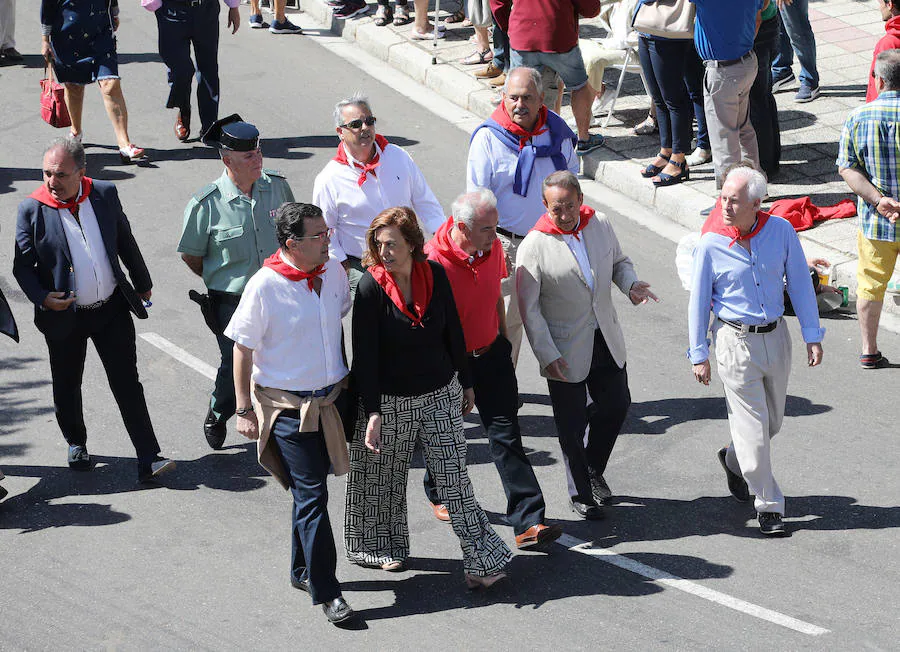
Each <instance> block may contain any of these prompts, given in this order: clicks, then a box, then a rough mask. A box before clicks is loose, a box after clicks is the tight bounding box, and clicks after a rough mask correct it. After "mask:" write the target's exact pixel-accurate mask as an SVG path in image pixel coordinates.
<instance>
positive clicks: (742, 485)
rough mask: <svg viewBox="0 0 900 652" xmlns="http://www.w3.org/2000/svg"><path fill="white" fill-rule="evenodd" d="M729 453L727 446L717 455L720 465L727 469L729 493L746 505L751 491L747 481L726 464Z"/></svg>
mask: <svg viewBox="0 0 900 652" xmlns="http://www.w3.org/2000/svg"><path fill="white" fill-rule="evenodd" d="M727 453H728V447H727V446H726V447H725V448H720V449H719V452H718V453H717V455H718V456H719V463H720V464H721V465H722V468H723V469H725V477H726V478H727V479H728V491H730V492H731V495H732V496H734V499H735V500H736V501H738V502H739V503H746V502H747V501H749V500H750V489H748V488H747V481H746V480H744V478H742V477H741V476H739V475H738V474H737V473H735V472H734V471H732V470H731V469H729V468H728V465H727V464H726V463H725V455H726V454H727Z"/></svg>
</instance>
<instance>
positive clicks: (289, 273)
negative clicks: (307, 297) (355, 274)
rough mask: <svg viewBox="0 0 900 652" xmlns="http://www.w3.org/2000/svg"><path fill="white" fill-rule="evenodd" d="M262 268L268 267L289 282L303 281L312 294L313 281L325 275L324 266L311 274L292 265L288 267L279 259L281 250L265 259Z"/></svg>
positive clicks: (320, 266)
mask: <svg viewBox="0 0 900 652" xmlns="http://www.w3.org/2000/svg"><path fill="white" fill-rule="evenodd" d="M263 267H268V268H269V269H272V270H275V271H276V272H278V273H279V274H281V275H282V276H283V277H285V278H286V279H287V280H289V281H294V282H299V281H303V280H305V281H306V286H307V287H308V288H309V291H310V292H312V291H313V289H314V288H313V283H314V282H315V280H316V279H317V278H318V277H320V276H322V274H324V273H325V265H324V264H323V265H319V266H318V267H316V268H315V269H313V270H312V271H311V272H304V271H303V270H302V269H297V268H296V267H294V266H293V265H288V264H287V263H286V262H284V260H283V259H282V258H281V249H279V250H278V251H276V252H275V253H274V254H272V255H271V256H269V257H268V258H266V261H265V262H264V263H263Z"/></svg>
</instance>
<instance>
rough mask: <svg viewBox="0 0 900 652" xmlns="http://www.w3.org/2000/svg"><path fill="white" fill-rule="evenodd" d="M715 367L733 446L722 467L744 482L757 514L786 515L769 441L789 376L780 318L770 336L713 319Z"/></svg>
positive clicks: (787, 339) (788, 345)
mask: <svg viewBox="0 0 900 652" xmlns="http://www.w3.org/2000/svg"><path fill="white" fill-rule="evenodd" d="M712 332H713V339H714V343H715V352H716V367H717V369H718V371H719V377H720V378H721V379H722V383H723V384H724V385H725V402H726V404H727V405H728V426H729V428H730V429H731V442H732V443H731V446H729V447H728V451H727V453H726V455H725V463H726V464H727V465H728V468H729V469H731V471H733V472H734V473H738V474H740V475H742V476H743V477H744V480H746V481H747V486H748V487H749V489H750V493H751V494H753V495H755V496H756V501H755V507H756V511H758V512H778V513H779V514H784V494H782V493H781V488H780V487H779V486H778V483H777V482H775V477H774V476H773V474H772V461H771V447H770V443H769V440H770V439H771V438H772V437H774V436H775V435H776V434H777V433H778V431H779V430H780V429H781V423H782V421H783V420H784V404H785V400H786V399H787V383H788V376H790V373H791V334H790V333H789V332H788V327H787V323H785V321H784V319H779V320H778V326H777V327H776V328H775V330H773V331H771V332H769V333H746V334H743V335H742V334H741V333H740V332H738V331H737V330H735V329H734V328H732V327H730V326H728V325H726V324H724V323H723V322H722V321H720V320H718V319H717V320H715V323H714V324H713V327H712Z"/></svg>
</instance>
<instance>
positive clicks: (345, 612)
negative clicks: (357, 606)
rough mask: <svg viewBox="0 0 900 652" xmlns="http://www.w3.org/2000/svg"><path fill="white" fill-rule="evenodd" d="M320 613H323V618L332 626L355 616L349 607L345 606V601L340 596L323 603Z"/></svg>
mask: <svg viewBox="0 0 900 652" xmlns="http://www.w3.org/2000/svg"><path fill="white" fill-rule="evenodd" d="M322 611H324V612H325V617H326V618H327V619H328V620H329V622H332V623H334V624H337V623H342V622H344V621H345V620H349V619H350V618H353V616H354V615H355V614H354V613H353V609H351V608H350V605H349V604H347V601H346V600H344V596H342V595H339V596H338V597H336V598H335V599H334V600H329V601H328V602H325V603H323V604H322Z"/></svg>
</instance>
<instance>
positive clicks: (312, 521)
mask: <svg viewBox="0 0 900 652" xmlns="http://www.w3.org/2000/svg"><path fill="white" fill-rule="evenodd" d="M288 414H296V411H291V412H289V413H287V414H286V413H282V414H280V415H279V416H278V418H277V419H276V420H275V424H274V425H273V426H272V433H271V434H272V437H273V438H274V440H275V444H276V445H277V446H278V452H279V454H280V455H281V460H282V462H283V463H284V467H285V468H286V469H287V471H288V473H289V474H290V476H291V494H293V497H294V509H293V511H292V513H291V577H293V578H294V579H295V580H308V581H309V594H310V597H311V598H312V601H313V604H319V603H321V602H330V601H331V600H334V599H335V598H336V597H338V596H339V595H340V594H341V585H340V584H339V583H338V581H337V578H336V577H335V569H336V568H337V552H336V550H335V548H334V534H333V532H332V531H331V520H330V519H329V517H328V469H329V467H330V466H331V461H330V460H329V459H328V449H327V448H326V447H325V436H324V435H323V434H322V431H321V430H318V431H316V432H299V431H300V419H298V418H295V417H294V416H288Z"/></svg>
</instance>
